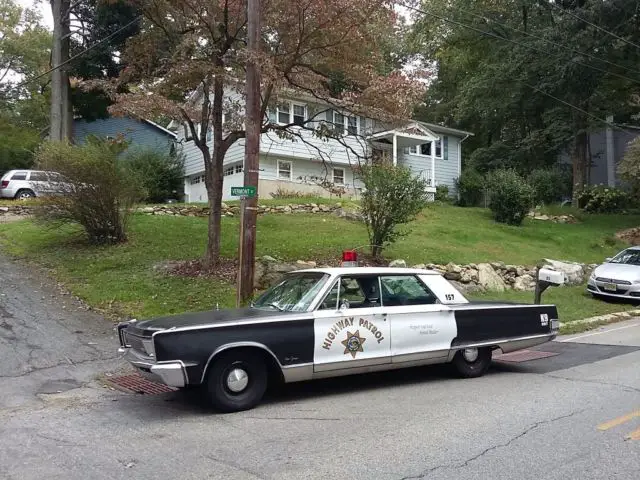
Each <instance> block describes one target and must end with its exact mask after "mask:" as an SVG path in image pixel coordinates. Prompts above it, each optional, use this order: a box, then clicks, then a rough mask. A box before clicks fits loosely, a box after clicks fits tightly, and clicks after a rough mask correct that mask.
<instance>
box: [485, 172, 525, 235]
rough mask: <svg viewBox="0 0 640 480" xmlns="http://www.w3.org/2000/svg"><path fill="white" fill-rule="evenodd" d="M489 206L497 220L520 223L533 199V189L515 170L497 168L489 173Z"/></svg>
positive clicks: (510, 223) (514, 223)
mask: <svg viewBox="0 0 640 480" xmlns="http://www.w3.org/2000/svg"><path fill="white" fill-rule="evenodd" d="M488 187H489V191H490V193H491V200H490V202H489V208H490V209H491V211H492V212H493V217H494V219H495V220H496V221H497V222H500V223H507V224H509V225H520V224H521V223H522V221H523V220H524V217H525V216H526V214H527V212H528V211H529V209H530V208H531V204H532V201H533V189H532V188H531V186H530V185H529V184H528V183H527V182H526V180H525V179H524V178H522V177H521V176H520V175H519V174H518V173H517V172H515V171H514V170H496V171H495V172H492V173H491V174H490V175H489V178H488Z"/></svg>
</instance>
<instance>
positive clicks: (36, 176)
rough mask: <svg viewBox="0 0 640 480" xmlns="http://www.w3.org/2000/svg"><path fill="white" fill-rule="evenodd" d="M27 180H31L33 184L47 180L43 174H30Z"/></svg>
mask: <svg viewBox="0 0 640 480" xmlns="http://www.w3.org/2000/svg"><path fill="white" fill-rule="evenodd" d="M29 180H33V181H34V182H46V181H47V180H49V179H48V178H47V174H46V173H44V172H31V176H30V177H29Z"/></svg>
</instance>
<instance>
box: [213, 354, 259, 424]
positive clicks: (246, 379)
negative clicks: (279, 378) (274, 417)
mask: <svg viewBox="0 0 640 480" xmlns="http://www.w3.org/2000/svg"><path fill="white" fill-rule="evenodd" d="M267 378H268V372H267V367H266V364H265V361H264V358H263V357H262V355H261V354H260V353H259V352H253V351H251V350H246V349H238V350H231V351H228V352H224V353H222V354H220V356H219V357H217V358H216V359H215V361H214V363H213V365H212V366H211V368H210V369H209V374H208V375H207V385H206V390H207V395H208V397H209V400H210V401H211V403H212V404H213V406H214V407H215V408H216V409H218V410H220V411H223V412H238V411H240V410H248V409H250V408H253V407H255V406H256V405H257V404H258V403H260V400H262V397H263V395H264V392H265V391H266V389H267Z"/></svg>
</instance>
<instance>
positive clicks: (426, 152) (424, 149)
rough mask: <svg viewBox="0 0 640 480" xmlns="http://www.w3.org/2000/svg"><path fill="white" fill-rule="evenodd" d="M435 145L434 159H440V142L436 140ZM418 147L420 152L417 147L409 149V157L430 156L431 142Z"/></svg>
mask: <svg viewBox="0 0 640 480" xmlns="http://www.w3.org/2000/svg"><path fill="white" fill-rule="evenodd" d="M435 144H436V146H435V157H437V158H442V142H441V141H440V140H436V141H435ZM419 147H420V150H418V147H417V146H415V145H414V146H413V147H409V150H408V151H409V153H410V154H411V155H423V156H425V157H430V156H431V142H429V143H423V144H422V145H419ZM418 152H419V153H418Z"/></svg>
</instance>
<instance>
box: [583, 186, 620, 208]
mask: <svg viewBox="0 0 640 480" xmlns="http://www.w3.org/2000/svg"><path fill="white" fill-rule="evenodd" d="M630 200H631V199H630V197H629V194H627V193H626V192H625V191H623V190H621V189H619V188H615V187H608V186H606V185H589V186H585V187H584V188H583V189H582V191H581V192H579V193H578V207H579V208H581V209H583V210H584V211H585V212H587V213H617V212H621V211H622V210H624V209H625V208H627V207H628V206H629V204H630V203H631V202H630Z"/></svg>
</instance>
